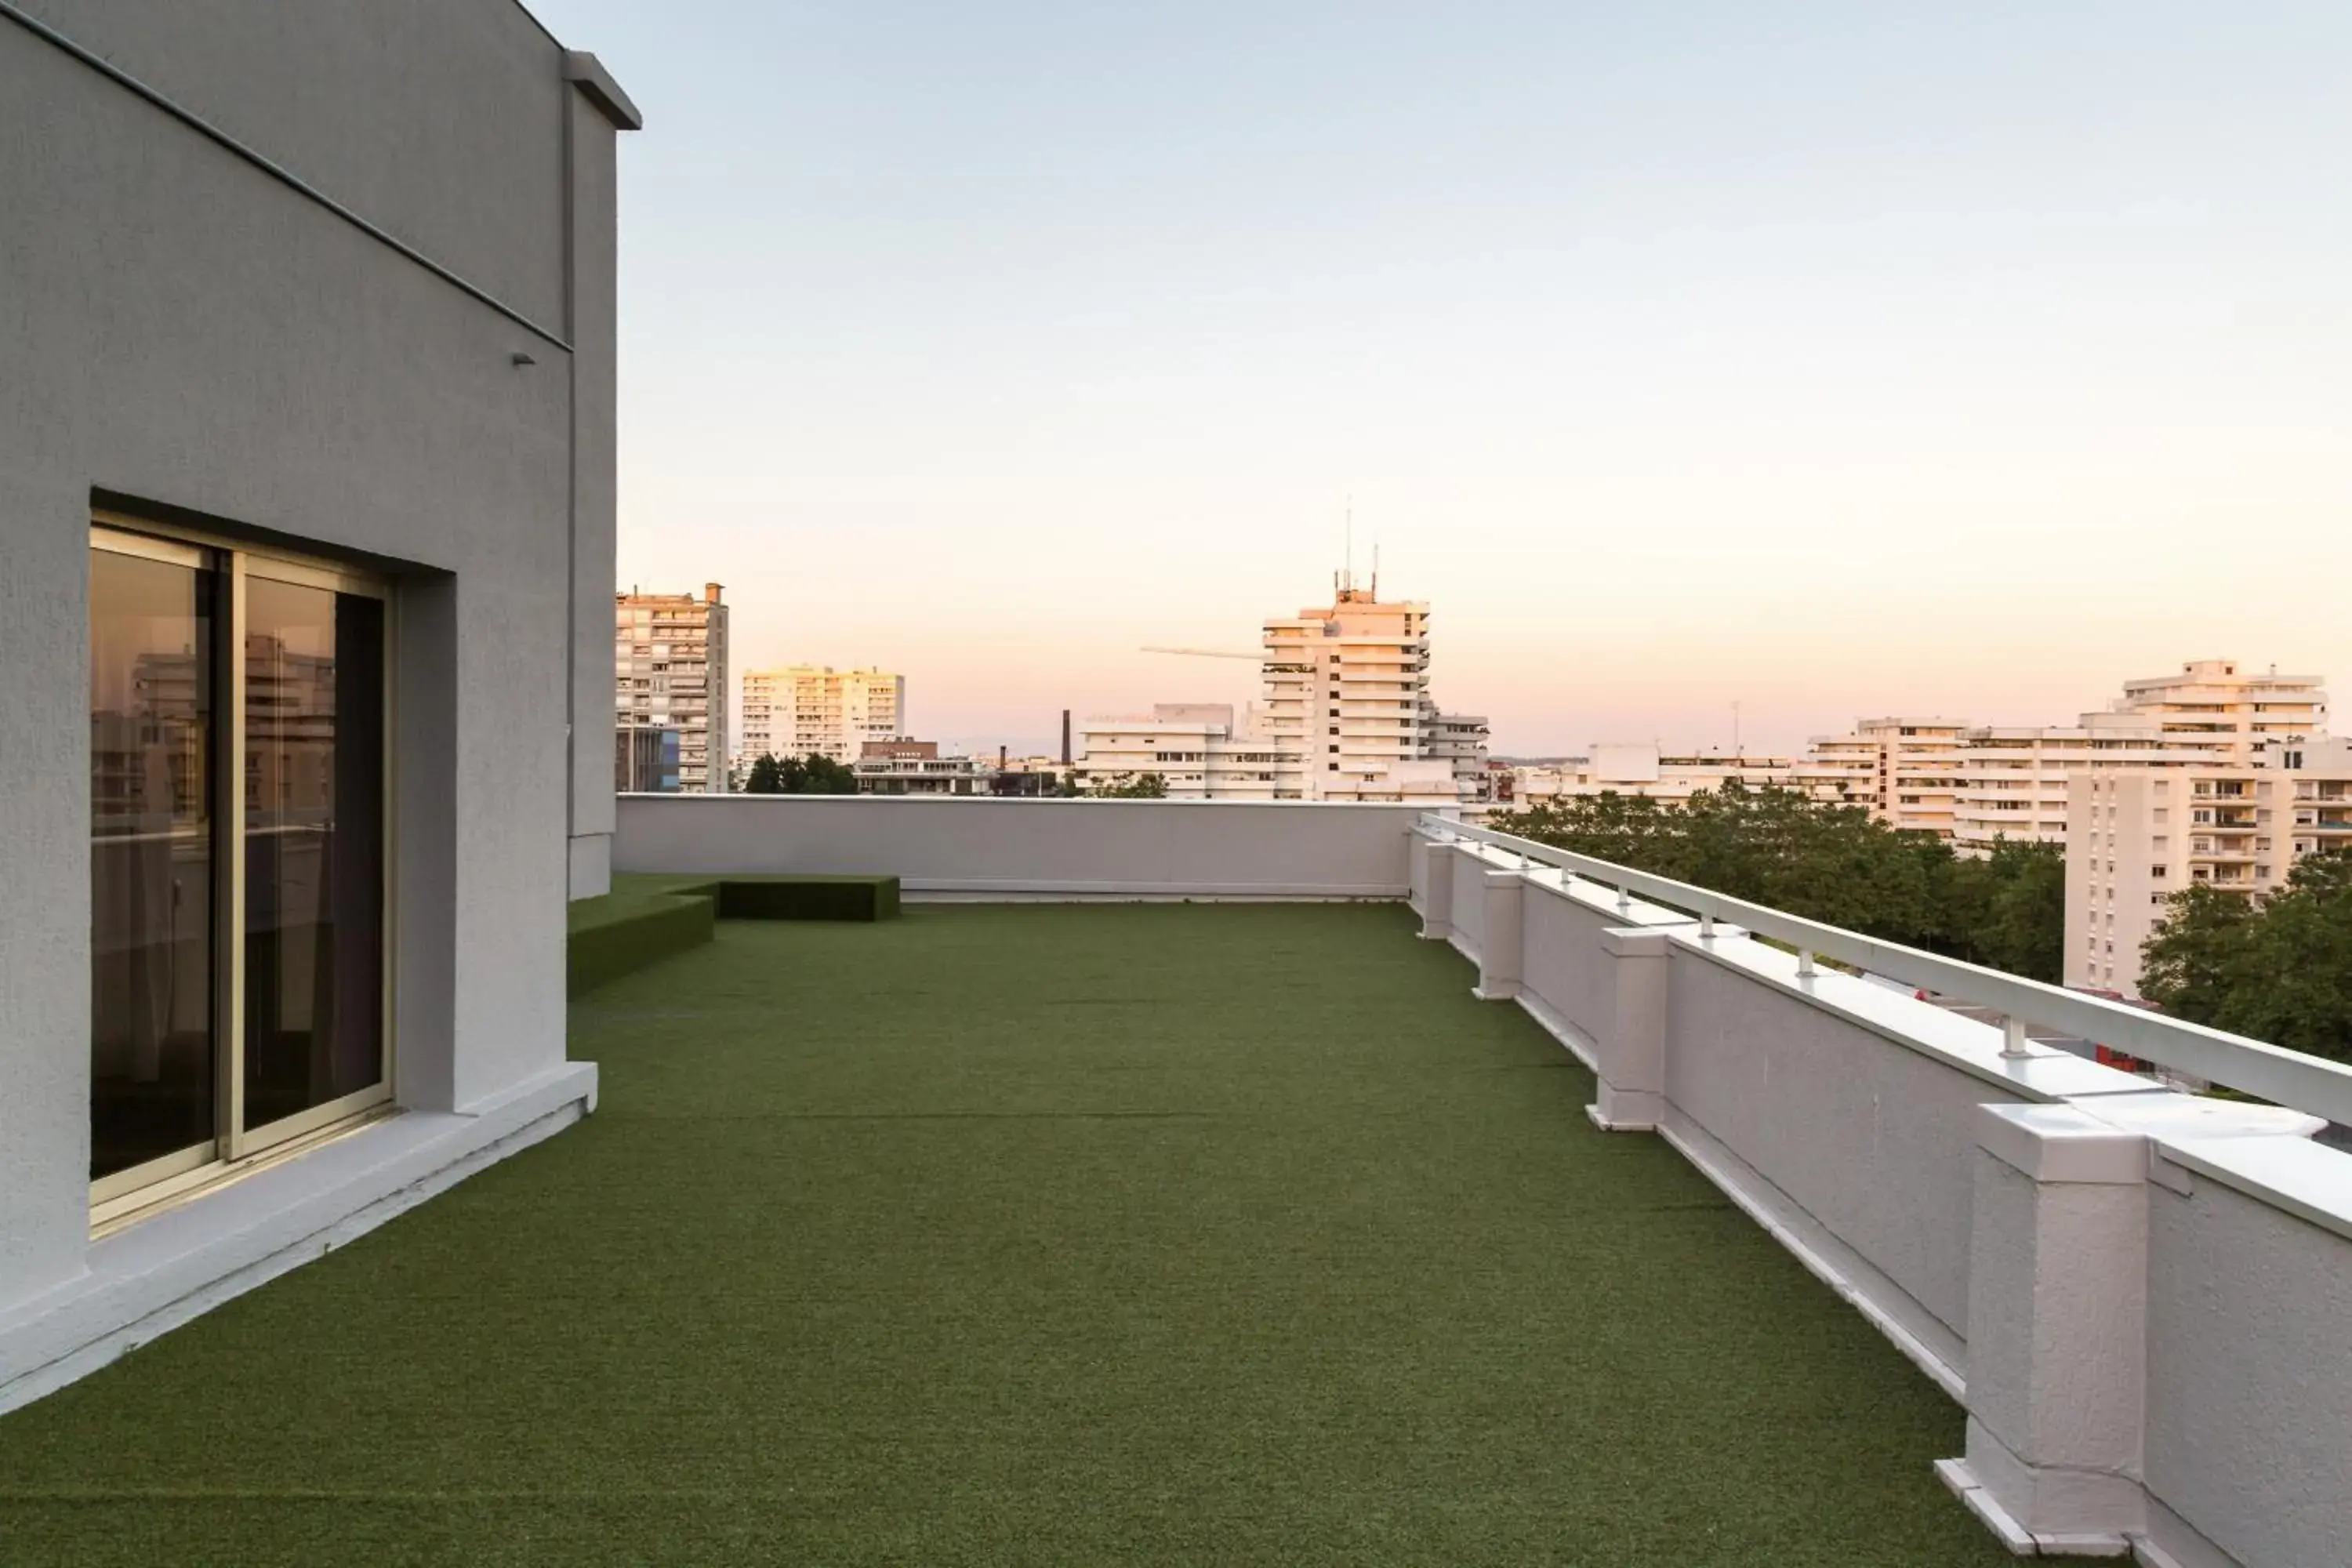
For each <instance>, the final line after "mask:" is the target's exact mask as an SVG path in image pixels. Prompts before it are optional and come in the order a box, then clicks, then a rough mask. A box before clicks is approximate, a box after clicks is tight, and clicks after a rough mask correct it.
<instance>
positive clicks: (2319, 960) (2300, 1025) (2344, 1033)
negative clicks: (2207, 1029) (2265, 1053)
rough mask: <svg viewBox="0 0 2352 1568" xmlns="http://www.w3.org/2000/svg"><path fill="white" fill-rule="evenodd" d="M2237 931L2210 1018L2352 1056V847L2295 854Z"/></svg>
mask: <svg viewBox="0 0 2352 1568" xmlns="http://www.w3.org/2000/svg"><path fill="white" fill-rule="evenodd" d="M2244 934H2245V939H2246V940H2245V947H2244V952H2243V956H2242V961H2241V962H2240V963H2238V964H2237V965H2235V966H2234V967H2232V968H2231V969H2230V970H2228V971H2226V972H2225V973H2227V974H2228V977H2229V979H2230V981H2231V984H2230V985H2229V987H2228V994H2227V995H2226V996H2225V998H2224V999H2223V1001H2222V1003H2221V1008H2220V1011H2219V1012H2218V1013H2217V1014H2216V1015H2215V1016H2214V1018H2213V1020H2212V1021H2213V1022H2214V1024H2215V1025H2216V1026H2219V1027H2221V1028H2224V1029H2228V1030H2230V1031H2231V1033H2233V1034H2240V1035H2251V1036H2252V1037H2254V1038H2255V1039H2258V1040H2268V1041H2269V1042H2271V1044H2273V1045H2276V1046H2284V1047H2287V1048H2288V1049H2289V1050H2294V1051H2309V1052H2310V1053H2312V1054H2313V1055H2314V1056H2322V1057H2329V1058H2334V1059H2336V1060H2337V1061H2347V1060H2352V855H2347V853H2345V852H2342V851H2336V850H2331V851H2327V852H2325V853H2321V854H2317V855H2312V856H2307V857H2305V858H2304V859H2302V860H2300V861H2298V862H2296V864H2295V866H2294V869H2293V870H2292V871H2290V872H2288V873H2287V885H2286V887H2285V888H2284V889H2283V890H2282V891H2280V892H2279V893H2277V894H2275V895H2273V897H2272V898H2271V899H2270V900H2269V901H2268V902H2267V903H2265V904H2264V905H2263V908H2262V910H2261V911H2260V912H2259V913H2258V914H2255V915H2254V916H2253V917H2252V919H2251V920H2249V921H2247V922H2246V924H2245V927H2244Z"/></svg>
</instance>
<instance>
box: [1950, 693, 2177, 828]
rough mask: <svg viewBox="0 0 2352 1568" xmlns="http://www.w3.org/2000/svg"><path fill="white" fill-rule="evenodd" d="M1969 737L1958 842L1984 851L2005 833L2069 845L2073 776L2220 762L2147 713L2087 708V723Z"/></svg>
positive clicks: (1976, 732)
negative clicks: (2172, 733)
mask: <svg viewBox="0 0 2352 1568" xmlns="http://www.w3.org/2000/svg"><path fill="white" fill-rule="evenodd" d="M1962 739H1963V740H1964V742H1966V744H1965V746H1964V748H1963V750H1962V752H1961V754H1960V786H1959V792H1958V795H1957V796H1956V798H1955V800H1954V802H1953V806H1952V839H1953V846H1954V847H1956V848H1958V849H1959V850H1961V851H1963V852H1965V853H1969V854H1978V855H1984V854H1990V853H1991V851H1992V847H1993V845H1994V843H1995V842H1996V841H1998V840H2000V839H2004V838H2006V839H2009V840H2011V841H2012V842H2018V841H2022V842H2026V843H2034V844H2063V843H2065V842H2066V802H2067V798H2068V796H2067V792H2068V790H2069V788H2070V787H2071V786H2070V784H2069V780H2070V779H2071V778H2073V777H2074V776H2075V775H2077V774H2084V773H2101V772H2105V771H2109V770H2112V769H2116V768H2175V767H2184V766H2187V765H2189V764H2190V763H2199V762H2207V763H2210V762H2211V761H2212V760H2213V759H2212V756H2211V754H2210V753H2209V752H2201V751H2198V750H2194V749H2191V748H2189V747H2186V746H2182V745H2179V744H2177V743H2176V742H2174V740H2173V738H2172V737H2170V736H2168V735H2167V734H2165V733H2164V731H2163V730H2162V728H2161V727H2160V726H2159V725H2158V721H2156V719H2155V718H2154V717H2153V716H2151V715H2148V714H2143V713H2125V712H2113V713H2085V714H2084V715H2083V721H2082V722H2081V723H2080V724H2068V725H2049V726H2005V725H1985V726H1979V727H1977V728H1974V729H1971V730H1969V731H1967V732H1966V733H1965V734H1964V735H1963V737H1962Z"/></svg>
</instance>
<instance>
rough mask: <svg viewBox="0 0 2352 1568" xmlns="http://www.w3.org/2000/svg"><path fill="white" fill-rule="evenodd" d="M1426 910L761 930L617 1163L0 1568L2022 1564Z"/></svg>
mask: <svg viewBox="0 0 2352 1568" xmlns="http://www.w3.org/2000/svg"><path fill="white" fill-rule="evenodd" d="M1470 981H1471V974H1470V972H1469V970H1468V967H1467V966H1466V965H1465V964H1464V963H1463V962H1462V961H1461V960H1460V959H1459V958H1458V957H1457V956H1455V955H1454V953H1453V952H1450V951H1447V950H1445V949H1444V947H1442V946H1440V945H1436V944H1431V943H1425V942H1416V941H1414V940H1413V938H1412V922H1411V919H1410V917H1409V916H1408V915H1407V914H1406V913H1404V912H1403V911H1402V910H1398V909H1396V908H1393V907H1367V906H1295V905H1289V906H1286V905H1217V906H1168V905H1160V906H1133V907H1112V908H1073V907H1057V906H1012V907H993V908H981V907H940V906H930V907H917V908H914V909H911V910H908V913H907V915H906V917H905V918H904V919H902V920H899V921H895V922H886V923H883V924H878V925H813V924H797V923H793V924H783V923H778V924H752V923H730V924H724V925H722V926H721V927H720V928H719V936H718V940H717V942H715V944H713V945H712V946H710V947H709V948H706V949H702V950H698V951H697V952H691V953H688V954H687V955H685V956H683V957H680V958H677V959H674V960H671V961H669V962H668V963H664V964H661V965H659V966H657V967H656V968H654V969H652V970H648V971H646V972H643V973H639V974H636V975H634V976H631V977H629V978H626V979H624V980H621V981H619V982H616V983H614V984H612V985H610V986H609V987H607V988H605V989H604V990H602V991H600V992H598V993H597V994H594V995H593V997H591V998H589V999H588V1000H587V1001H585V1002H583V1003H582V1004H579V1005H577V1006H576V1007H575V1012H574V1037H575V1039H574V1047H573V1049H574V1054H575V1055H577V1056H580V1057H583V1058H593V1059H595V1060H597V1061H599V1062H601V1063H602V1064H603V1068H604V1109H603V1110H602V1111H601V1112H600V1113H599V1114H598V1115H596V1116H595V1117H594V1118H593V1119H592V1120H591V1121H588V1122H587V1123H585V1124H583V1126H581V1127H579V1128H577V1129H575V1130H573V1131H569V1132H566V1133H564V1134H563V1135H562V1136H561V1137H559V1138H556V1139H554V1140H552V1141H551V1142H546V1143H543V1144H541V1145H540V1146H538V1147H537V1148H534V1149H532V1150H530V1151H528V1152H524V1153H522V1154H520V1155H519V1156H517V1157H515V1158H514V1159H511V1160H509V1161H508V1162H506V1163H503V1164H500V1165H498V1166H496V1167H494V1168H492V1169H490V1170H489V1171H488V1172H486V1173H483V1174H481V1175H478V1176H477V1177H475V1178H474V1179H472V1180H470V1181H468V1182H467V1183H465V1184H463V1185H461V1186H459V1187H458V1188H457V1189H456V1190H455V1191H453V1192H451V1193H449V1194H446V1195H445V1196H442V1197H440V1198H438V1199H436V1200H435V1201H434V1202H433V1203H431V1204H429V1205H425V1207H423V1208H421V1209H418V1210H416V1211H415V1212H413V1213H411V1214H409V1215H404V1216H403V1217H402V1218H400V1219H397V1220H395V1221H394V1222H393V1223H392V1224H390V1225H388V1226H384V1227H383V1228H382V1229H380V1230H378V1231H376V1232H374V1233H373V1234H371V1235H369V1236H367V1237H363V1238H362V1239H361V1240H360V1241H358V1242H356V1243H354V1244H353V1245H352V1246H350V1247H346V1248H344V1249H342V1250H341V1251H339V1252H337V1253H335V1254H333V1255H332V1256H331V1257H329V1258H326V1259H324V1260H323V1261H321V1262H319V1263H316V1264H313V1265H311V1266H310V1267H308V1268H302V1269H299V1270H298V1271H296V1272H295V1273H294V1274H292V1275H290V1276H288V1277H287V1278H285V1279H280V1280H278V1281H277V1282H275V1283H273V1284H270V1285H268V1286H267V1287H265V1288H263V1289H259V1290H257V1291H255V1292H253V1293H251V1294H249V1295H247V1296H244V1297H242V1298H240V1299H238V1300H235V1301H233V1302H231V1303H229V1304H228V1305H226V1306H225V1307H223V1308H221V1309H220V1310H216V1311H215V1312H213V1313H211V1314H210V1315H208V1316H206V1317H205V1318H203V1319H200V1320H199V1321H196V1322H194V1324H192V1325H190V1326H188V1327H186V1328H184V1329H182V1330H180V1331H176V1332H174V1333H172V1334H169V1335H167V1336H165V1337H164V1338H163V1339H162V1340H160V1341H158V1342H155V1343H154V1344H152V1345H151V1346H149V1347H147V1348H145V1349H143V1350H141V1351H139V1352H135V1353H133V1354H132V1355H131V1356H129V1357H127V1358H125V1359H124V1360H123V1361H121V1362H120V1363H116V1364H115V1365H113V1366H112V1367H110V1368H108V1369H107V1370H105V1371H104V1372H101V1373H98V1374H97V1375H95V1376H92V1377H90V1378H89V1379H87V1380H85V1381H83V1382H82V1383H80V1384H76V1385H74V1386H72V1387H70V1388H68V1389H67V1390H65V1391H64V1392H62V1393H60V1394H56V1395H53V1396H52V1397H50V1398H48V1399H47V1400H44V1401H42V1402H40V1403H38V1404H37V1405H32V1406H30V1407H28V1408H26V1409H25V1410H22V1411H20V1412H17V1413H16V1414H15V1415H10V1416H7V1417H5V1418H0V1561H4V1562H6V1563H45V1564H47V1563H138V1564H152V1563H221V1564H231V1563H234V1564H237V1565H239V1568H249V1565H253V1564H260V1563H362V1562H365V1563H396V1562H452V1563H509V1562H559V1563H589V1564H594V1563H656V1562H657V1563H681V1562H708V1563H757V1562H809V1563H919V1564H942V1563H1078V1562H1107V1561H1139V1562H1143V1561H1149V1562H1186V1563H1342V1562H1344V1563H1433V1562H1441V1561H1443V1562H1465V1563H1466V1562H1508V1563H1533V1562H1549V1563H1585V1564H1594V1565H1601V1564H1607V1565H1611V1568H1648V1565H1657V1568H1666V1565H1669V1564H1671V1565H1673V1568H1696V1565H1702V1564H1724V1565H1732V1564H1737V1565H1738V1568H1781V1565H1787V1564H1799V1563H1805V1564H1813V1563H1823V1564H1826V1563H1838V1564H1848V1563H1851V1564H1857V1565H1860V1564H1870V1565H1874V1568H1875V1565H1883V1564H1892V1563H1901V1564H1904V1565H1906V1568H1943V1565H1947V1564H1975V1565H1979V1568H1990V1565H1992V1564H1998V1563H2006V1562H2008V1561H2010V1559H2009V1558H2008V1557H2007V1555H2006V1554H2005V1553H2004V1552H2000V1549H1999V1548H1998V1547H1997V1546H1996V1545H1995V1544H1994V1542H1992V1540H1991V1538H1990V1536H1989V1535H1987V1534H1986V1533H1985V1531H1983V1529H1982V1527H1981V1526H1979V1525H1978V1524H1977V1523H1976V1522H1975V1521H1974V1520H1972V1519H1971V1518H1970V1517H1969V1515H1968V1514H1967V1513H1966V1511H1965V1510H1962V1509H1961V1507H1960V1506H1959V1505H1958V1503H1957V1502H1955V1501H1954V1500H1952V1499H1951V1498H1950V1497H1949V1496H1948V1494H1947V1493H1946V1492H1945V1490H1944V1489H1943V1488H1942V1487H1941V1486H1940V1485H1938V1484H1937V1481H1936V1480H1935V1479H1934V1477H1933V1476H1932V1475H1931V1474H1930V1471H1929V1464H1930V1462H1931V1461H1932V1460H1934V1459H1937V1458H1943V1457H1946V1456H1948V1455H1952V1454H1957V1453H1958V1452H1959V1451H1960V1447H1961V1430H1960V1427H1961V1416H1960V1412H1959V1411H1958V1408H1957V1407H1955V1406H1954V1405H1952V1404H1951V1403H1950V1402H1949V1401H1948V1400H1947V1399H1946V1398H1945V1397H1944V1395H1943V1394H1941V1393H1940V1392H1938V1391H1937V1389H1936V1388H1935V1386H1934V1385H1933V1384H1930V1383H1928V1382H1927V1379H1926V1378H1924V1377H1923V1376H1921V1375H1920V1374H1919V1373H1917V1372H1916V1371H1915V1370H1914V1369H1913V1368H1912V1367H1911V1365H1910V1364H1909V1363H1907V1362H1906V1361H1904V1360H1903V1359H1902V1357H1901V1356H1899V1355H1898V1354H1897V1353H1896V1352H1895V1350H1894V1349H1893V1348H1892V1347H1891V1346H1889V1345H1888V1344H1887V1343H1886V1342H1885V1341H1884V1340H1882V1339H1881V1338H1880V1337H1879V1336H1878V1335H1877V1334H1876V1333H1875V1332H1874V1331H1873V1330H1872V1329H1870V1327H1869V1326H1868V1325H1867V1324H1865V1323H1864V1321H1863V1320H1862V1319H1861V1318H1860V1317H1859V1316H1857V1315H1856V1314H1855V1313H1854V1312H1853V1310H1850V1309H1849V1308H1847V1307H1845V1306H1843V1305H1842V1304H1841V1303H1840V1302H1839V1301H1838V1300H1836V1298H1835V1297H1834V1296H1833V1295H1832V1293H1831V1292H1830V1291H1829V1290H1828V1289H1826V1288H1824V1287H1823V1286H1822V1285H1820V1284H1819V1283H1817V1282H1816V1281H1815V1280H1814V1279H1812V1278H1811V1276H1809V1275H1808V1274H1806V1273H1805V1272H1804V1270H1803V1269H1802V1268H1800V1267H1799V1266H1798V1264H1797V1263H1796V1262H1795V1261H1794V1260H1793V1259H1792V1258H1790V1257H1788V1256H1787V1255H1786V1254H1784V1253H1783V1252H1782V1251H1780V1248H1779V1247H1777V1246H1776V1245H1774V1244H1773V1243H1772V1242H1771V1241H1770V1240H1769V1238H1768V1237H1766V1236H1765V1234H1764V1233H1763V1232H1762V1231H1760V1230H1759V1229H1758V1228H1757V1227H1756V1226H1754V1225H1753V1224H1752V1223H1750V1222H1749V1221H1748V1219H1747V1218H1746V1217H1744V1216H1743V1215H1740V1214H1739V1213H1738V1210H1736V1209H1734V1208H1732V1207H1731V1206H1730V1205H1729V1204H1728V1203H1727V1202H1726V1201H1725V1200H1724V1199H1723V1198H1722V1196H1721V1195H1720V1194H1717V1191H1716V1190H1715V1189H1714V1188H1713V1187H1712V1186H1710V1185H1709V1184H1707V1183H1706V1181H1705V1180H1704V1179H1702V1178H1701V1177H1700V1176H1699V1175H1698V1174H1697V1173H1695V1172H1694V1171H1692V1170H1691V1169H1690V1168H1689V1167H1687V1166H1686V1165H1685V1164H1684V1163H1682V1162H1681V1160H1680V1159H1678V1158H1677V1157H1676V1156H1675V1154H1674V1153H1673V1152H1671V1151H1670V1150H1668V1149H1667V1148H1666V1147H1665V1146H1664V1144H1663V1143H1661V1142H1658V1141H1657V1140H1655V1139H1653V1138H1647V1137H1642V1136H1628V1135H1615V1136H1612V1135H1608V1134H1603V1133H1601V1132H1599V1131H1595V1130H1594V1129H1593V1128H1592V1127H1591V1125H1590V1124H1589V1123H1588V1122H1587V1121H1585V1118H1584V1112H1583V1107H1584V1105H1585V1103H1586V1101H1587V1100H1588V1099H1589V1098H1590V1089H1591V1079H1590V1078H1589V1076H1588V1075H1587V1074H1586V1073H1585V1072H1584V1071H1583V1069H1582V1068H1579V1067H1578V1066H1577V1065H1576V1064H1575V1063H1574V1061H1573V1059H1572V1058H1570V1057H1568V1056H1567V1055H1566V1054H1565V1053H1563V1052H1562V1051H1561V1050H1560V1048H1559V1047H1558V1046H1557V1045H1556V1044H1554V1043H1553V1042H1552V1041H1551V1040H1550V1038H1549V1037H1547V1036H1545V1035H1544V1034H1543V1033H1542V1032H1541V1031H1540V1030H1539V1029H1538V1028H1537V1026H1535V1025H1534V1024H1533V1023H1532V1022H1531V1021H1530V1020H1528V1018H1527V1017H1526V1016H1523V1015H1522V1014H1521V1013H1520V1012H1519V1011H1518V1010H1517V1008H1513V1007H1507V1006H1497V1005H1487V1004H1481V1003H1479V1002H1476V1001H1474V1000H1473V999H1472V998H1471V997H1470V995H1469V985H1470Z"/></svg>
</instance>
